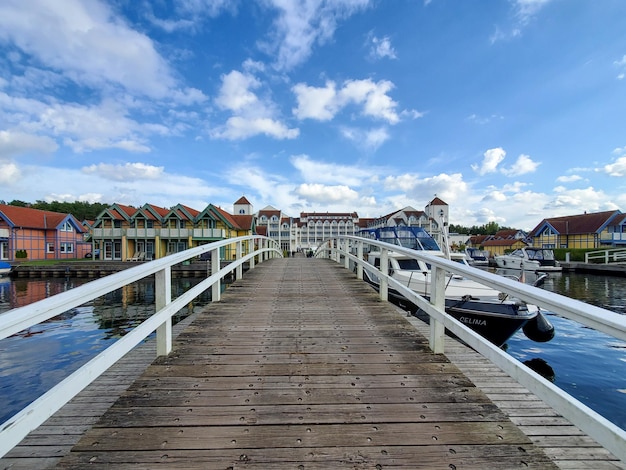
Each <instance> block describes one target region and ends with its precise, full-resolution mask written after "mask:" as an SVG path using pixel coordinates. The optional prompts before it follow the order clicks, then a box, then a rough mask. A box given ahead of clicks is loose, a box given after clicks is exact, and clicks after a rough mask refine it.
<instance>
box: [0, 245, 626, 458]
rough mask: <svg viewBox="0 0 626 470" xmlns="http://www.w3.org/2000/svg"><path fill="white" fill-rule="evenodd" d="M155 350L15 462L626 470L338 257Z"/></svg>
mask: <svg viewBox="0 0 626 470" xmlns="http://www.w3.org/2000/svg"><path fill="white" fill-rule="evenodd" d="M176 329H177V331H178V335H177V337H176V339H175V340H174V347H173V351H172V352H171V353H170V354H169V355H168V356H167V357H163V358H159V359H157V360H156V361H154V362H152V361H153V358H154V346H153V345H152V344H151V343H146V344H144V345H142V346H140V347H138V348H136V349H135V350H134V351H133V352H131V353H130V354H129V355H128V356H127V357H125V358H124V359H122V360H121V361H119V362H118V364H116V365H115V366H114V367H113V368H112V369H110V370H109V371H108V372H107V373H106V374H105V375H103V376H101V377H100V378H99V379H97V380H96V381H95V382H94V383H93V384H91V385H90V386H89V387H87V388H86V389H85V390H84V391H83V392H81V393H80V394H79V395H78V396H77V397H76V398H74V399H73V400H72V401H70V402H69V403H68V404H67V405H66V406H65V407H64V408H62V409H61V410H60V411H59V412H58V413H57V414H56V415H55V416H53V417H52V418H50V419H49V420H48V421H47V422H46V423H44V425H42V426H41V427H40V428H39V429H37V430H35V431H33V432H32V433H31V434H30V435H29V436H27V437H26V438H25V439H24V440H23V441H22V443H20V444H19V445H18V446H17V447H15V448H14V449H13V450H12V451H11V452H9V454H7V455H6V456H5V457H4V458H3V459H0V468H13V469H15V468H28V469H36V468H52V467H55V466H57V468H66V469H71V468H86V467H89V468H133V469H135V468H155V467H157V466H160V467H162V468H202V469H210V468H219V469H225V468H233V469H234V468H263V469H267V468H290V469H291V468H298V469H316V468H317V469H319V468H375V469H384V468H411V469H416V468H425V469H437V468H441V469H466V468H476V469H489V468H493V469H507V468H538V469H550V468H563V469H572V470H573V469H582V468H594V469H616V468H622V469H623V468H626V466H625V465H624V463H623V462H621V461H620V460H618V459H617V458H616V457H614V456H612V455H611V454H610V453H609V452H608V451H606V450H605V449H604V448H602V447H601V446H599V445H598V444H597V443H595V442H594V441H593V440H591V439H590V438H589V437H587V436H586V435H584V434H583V433H582V432H581V431H580V430H579V429H578V428H576V427H575V426H573V425H571V424H570V423H569V422H568V421H566V420H565V419H564V418H562V417H561V416H559V415H558V414H557V413H555V412H554V411H553V410H551V409H550V408H549V407H548V406H546V405H545V404H544V403H543V402H541V400H539V399H538V398H537V397H535V396H534V395H532V394H531V393H530V392H528V391H527V390H525V389H524V388H523V387H522V386H520V385H519V384H517V382H515V381H514V380H513V379H511V378H509V377H508V376H507V375H505V374H504V373H502V372H501V371H500V370H499V369H498V368H497V367H495V366H494V365H492V364H491V363H490V362H488V361H487V360H485V359H483V358H482V357H481V356H479V355H478V354H476V353H475V352H473V351H472V350H470V349H469V348H467V347H465V346H464V345H463V344H461V343H459V342H458V341H456V340H454V339H451V338H448V339H447V340H446V341H447V343H446V354H445V355H441V354H433V353H432V352H431V351H430V349H429V346H428V339H427V336H428V327H427V325H425V324H423V323H422V322H421V321H420V320H418V319H416V318H414V317H407V315H406V313H405V312H403V311H401V310H399V309H397V308H396V307H394V306H393V305H391V304H389V303H386V302H382V301H380V300H379V297H378V296H377V294H376V293H375V292H374V291H373V290H372V289H371V288H370V287H369V286H368V285H367V284H366V283H364V282H362V281H359V280H357V279H356V277H355V276H354V274H352V273H351V272H349V271H347V270H345V269H343V268H342V267H340V266H339V265H337V264H335V263H332V262H329V261H328V260H320V259H310V258H304V257H296V258H287V259H274V260H270V261H268V262H265V263H262V264H261V265H260V266H258V267H256V268H255V269H253V270H251V271H249V272H247V273H246V275H245V276H244V277H243V279H240V280H237V281H236V282H234V283H233V284H231V285H230V286H229V288H228V289H227V290H226V291H225V292H224V294H223V296H222V299H221V301H220V302H215V303H213V304H211V305H209V306H208V307H206V308H205V310H204V311H203V312H201V313H199V314H196V315H194V316H193V317H190V318H189V319H186V320H184V321H183V322H182V323H181V324H179V325H177V326H176Z"/></svg>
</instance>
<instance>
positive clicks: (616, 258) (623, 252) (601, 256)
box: [585, 248, 626, 264]
mask: <svg viewBox="0 0 626 470" xmlns="http://www.w3.org/2000/svg"><path fill="white" fill-rule="evenodd" d="M594 260H601V261H602V262H603V263H605V264H609V263H611V262H613V263H623V262H625V261H626V248H612V249H609V250H598V251H588V252H587V253H585V263H590V262H592V261H594Z"/></svg>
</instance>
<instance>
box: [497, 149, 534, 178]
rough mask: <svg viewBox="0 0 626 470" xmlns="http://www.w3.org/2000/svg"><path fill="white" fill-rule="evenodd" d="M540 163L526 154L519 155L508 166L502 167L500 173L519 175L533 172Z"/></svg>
mask: <svg viewBox="0 0 626 470" xmlns="http://www.w3.org/2000/svg"><path fill="white" fill-rule="evenodd" d="M539 165H540V163H538V162H535V161H533V160H532V159H531V158H530V157H529V156H528V155H524V154H522V155H520V156H519V157H517V161H516V162H515V163H514V164H513V166H511V167H510V168H503V169H502V173H503V174H505V175H506V176H520V175H525V174H527V173H533V172H534V171H535V170H536V169H537V167H538V166H539Z"/></svg>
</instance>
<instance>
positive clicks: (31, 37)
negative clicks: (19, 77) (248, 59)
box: [0, 0, 202, 98]
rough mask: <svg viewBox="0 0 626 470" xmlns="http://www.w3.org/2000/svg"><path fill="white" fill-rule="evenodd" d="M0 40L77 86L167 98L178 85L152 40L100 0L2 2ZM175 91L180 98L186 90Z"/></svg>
mask: <svg viewBox="0 0 626 470" xmlns="http://www.w3.org/2000/svg"><path fill="white" fill-rule="evenodd" d="M0 39H2V40H4V41H11V42H13V44H15V45H16V46H17V47H18V48H20V50H22V51H23V52H24V53H25V54H27V55H29V56H33V57H35V58H36V60H37V61H38V62H40V63H41V64H44V65H45V66H47V67H51V68H52V69H54V70H55V71H59V72H61V73H63V75H64V76H65V77H66V78H68V79H70V80H72V81H74V82H75V83H77V84H79V85H85V86H88V87H93V88H102V87H107V86H113V87H122V88H123V89H126V90H128V91H131V92H132V93H135V94H137V95H144V96H149V97H153V98H169V97H171V96H172V91H173V90H176V89H177V87H178V84H177V80H176V79H175V78H174V74H173V73H172V71H171V69H170V67H169V65H168V64H167V62H166V61H165V60H164V59H163V57H161V55H160V54H159V53H158V51H157V50H156V47H155V45H154V43H153V42H152V40H151V39H150V38H149V37H147V36H146V35H144V34H142V33H140V32H138V31H135V30H133V29H130V28H129V27H128V26H127V24H126V22H125V21H124V20H122V19H120V18H119V17H117V16H116V14H115V12H114V11H113V10H112V9H111V8H110V7H109V6H108V5H107V4H105V3H103V2H100V1H90V2H83V1H80V0H65V1H63V2H48V1H45V0H7V1H4V2H2V3H0ZM24 61H25V62H26V58H25V59H24ZM179 92H180V93H181V95H182V96H186V95H187V93H188V90H179ZM191 93H192V94H198V93H197V91H192V92H191ZM198 96H199V97H202V95H201V94H198Z"/></svg>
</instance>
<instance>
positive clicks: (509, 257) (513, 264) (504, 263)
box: [494, 246, 563, 271]
mask: <svg viewBox="0 0 626 470" xmlns="http://www.w3.org/2000/svg"><path fill="white" fill-rule="evenodd" d="M494 260H495V262H496V265H497V266H498V267H499V268H506V269H522V270H526V271H561V270H562V269H563V268H562V267H561V265H560V264H559V262H558V261H557V260H556V259H555V257H554V251H553V250H551V249H549V248H536V247H532V246H526V247H524V248H518V249H517V250H515V251H513V252H511V253H509V254H506V255H498V256H494Z"/></svg>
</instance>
